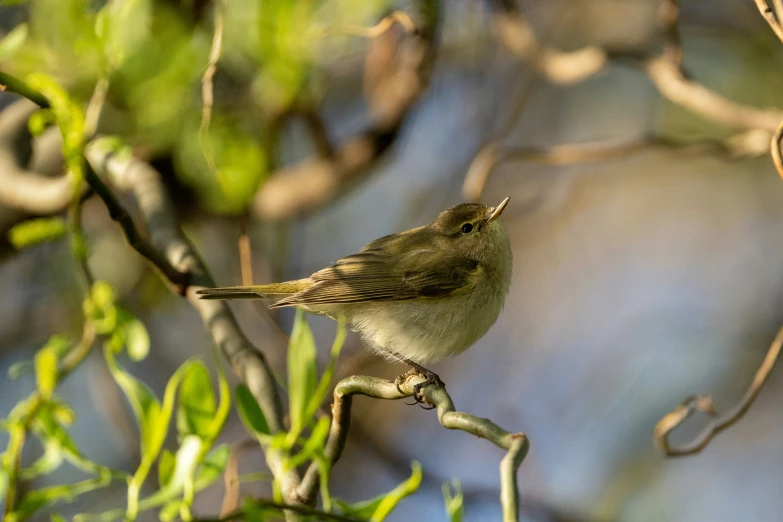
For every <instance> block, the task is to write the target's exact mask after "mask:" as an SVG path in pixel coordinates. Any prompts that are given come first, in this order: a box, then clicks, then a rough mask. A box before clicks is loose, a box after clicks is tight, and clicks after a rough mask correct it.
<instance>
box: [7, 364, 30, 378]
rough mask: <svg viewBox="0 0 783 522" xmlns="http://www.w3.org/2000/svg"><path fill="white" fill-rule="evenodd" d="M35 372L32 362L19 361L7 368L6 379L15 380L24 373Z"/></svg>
mask: <svg viewBox="0 0 783 522" xmlns="http://www.w3.org/2000/svg"><path fill="white" fill-rule="evenodd" d="M34 371H35V362H34V361H19V362H15V363H14V364H12V365H11V366H9V367H8V378H9V379H13V380H16V379H18V378H19V377H21V376H22V375H24V374H26V373H33V372H34Z"/></svg>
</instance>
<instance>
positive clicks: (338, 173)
mask: <svg viewBox="0 0 783 522" xmlns="http://www.w3.org/2000/svg"><path fill="white" fill-rule="evenodd" d="M414 5H415V6H418V9H419V13H418V16H417V17H416V18H417V25H416V29H415V30H413V31H410V30H403V31H402V32H401V34H400V32H397V31H393V30H389V29H388V28H387V30H384V31H382V32H379V33H378V35H377V37H376V38H374V39H373V40H372V42H371V44H370V49H369V51H368V53H367V58H366V60H365V77H364V90H365V93H366V96H367V99H368V100H367V101H368V105H369V108H370V115H371V118H372V123H371V124H370V126H369V127H368V128H367V129H366V130H365V131H364V132H362V133H360V134H359V135H358V136H356V137H353V138H351V139H349V140H347V141H345V142H344V143H342V144H339V145H338V146H336V147H334V150H331V148H328V149H326V150H327V151H328V152H329V154H325V155H324V154H322V157H319V158H314V159H307V160H304V161H302V162H301V163H298V164H296V165H294V166H291V167H286V168H281V169H280V170H278V171H277V172H276V173H274V174H273V175H272V176H271V177H270V178H269V180H267V181H266V182H265V183H264V184H263V186H262V187H261V188H260V190H259V191H258V194H257V196H256V198H255V202H254V209H255V212H256V213H257V214H258V215H259V216H260V217H261V218H264V219H289V218H293V217H297V216H301V215H305V214H309V213H312V212H314V211H316V210H317V209H319V208H321V207H322V206H323V205H325V204H327V203H328V202H330V201H333V200H335V199H337V198H338V197H340V196H341V195H343V194H345V193H346V192H348V191H349V190H350V189H352V188H353V187H355V186H356V185H357V184H358V183H359V182H361V181H362V180H363V179H364V178H365V177H366V176H367V175H369V174H370V171H371V167H372V166H373V164H374V163H375V162H376V161H377V160H378V159H379V158H380V157H381V156H382V155H383V154H384V153H386V152H387V151H388V150H389V149H390V147H391V146H392V145H393V143H394V142H395V140H396V138H397V135H398V134H399V131H400V129H401V128H402V124H403V122H404V120H405V117H406V116H407V115H408V113H409V112H410V110H411V108H412V107H413V106H414V105H415V103H416V102H417V101H418V100H419V98H420V97H421V96H422V94H423V93H424V91H425V89H426V88H427V85H428V84H429V78H430V74H431V71H432V64H433V59H434V56H435V53H434V46H435V34H436V31H437V24H438V20H439V13H438V9H439V3H438V1H437V0H420V1H419V2H416V3H415V4H414ZM400 19H401V18H400V16H399V15H398V16H397V17H396V18H395V20H397V21H400ZM401 25H402V26H403V28H405V27H407V25H406V24H404V23H401ZM311 130H312V127H311ZM314 139H315V141H316V144H317V145H318V148H319V149H324V148H325V147H324V146H323V144H324V143H329V140H328V139H326V138H325V137H324V136H319V134H318V132H316V133H314Z"/></svg>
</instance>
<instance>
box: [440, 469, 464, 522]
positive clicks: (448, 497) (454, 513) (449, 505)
mask: <svg viewBox="0 0 783 522" xmlns="http://www.w3.org/2000/svg"><path fill="white" fill-rule="evenodd" d="M452 491H453V493H452ZM443 500H444V503H445V504H446V513H448V515H449V521H450V522H462V519H463V518H464V516H465V506H464V505H463V497H462V485H461V484H460V482H459V480H456V479H455V480H453V481H452V482H451V484H449V483H448V482H447V483H445V484H443Z"/></svg>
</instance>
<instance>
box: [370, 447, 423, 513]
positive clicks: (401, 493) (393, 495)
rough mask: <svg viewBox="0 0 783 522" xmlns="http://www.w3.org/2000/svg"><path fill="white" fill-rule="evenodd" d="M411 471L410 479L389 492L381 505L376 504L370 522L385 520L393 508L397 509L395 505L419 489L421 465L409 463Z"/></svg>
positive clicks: (414, 462)
mask: <svg viewBox="0 0 783 522" xmlns="http://www.w3.org/2000/svg"><path fill="white" fill-rule="evenodd" d="M411 469H412V470H413V472H412V473H411V476H410V478H408V480H406V481H405V482H403V483H402V484H400V485H399V486H397V487H396V488H394V489H393V490H391V491H390V492H389V493H388V494H387V495H386V496H385V497H384V498H383V500H382V501H381V503H380V504H378V507H377V508H375V512H373V514H372V517H370V521H371V522H381V521H383V520H384V519H386V517H387V516H389V514H390V513H391V512H392V511H393V510H394V508H395V507H397V504H399V503H400V501H401V500H402V499H404V498H405V497H407V496H409V495H412V494H414V493H415V492H416V490H417V489H419V486H420V485H421V478H422V476H423V474H422V471H421V464H419V463H418V462H416V461H413V462H411Z"/></svg>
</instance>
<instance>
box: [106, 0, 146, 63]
mask: <svg viewBox="0 0 783 522" xmlns="http://www.w3.org/2000/svg"><path fill="white" fill-rule="evenodd" d="M151 22H152V5H151V3H150V1H149V0H121V1H118V0H109V1H108V2H106V4H105V5H104V6H103V8H102V9H101V10H100V11H99V12H98V16H97V17H96V20H95V32H96V34H97V35H98V37H99V38H100V40H101V41H102V42H103V52H104V55H105V56H106V58H107V59H108V61H109V63H110V64H111V66H112V67H118V66H119V65H121V64H122V62H123V61H125V59H126V58H127V57H128V56H129V55H131V54H133V53H134V52H135V51H137V50H138V49H139V47H140V46H141V45H142V44H143V43H144V41H145V40H146V39H147V37H148V35H149V31H150V25H151Z"/></svg>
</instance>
